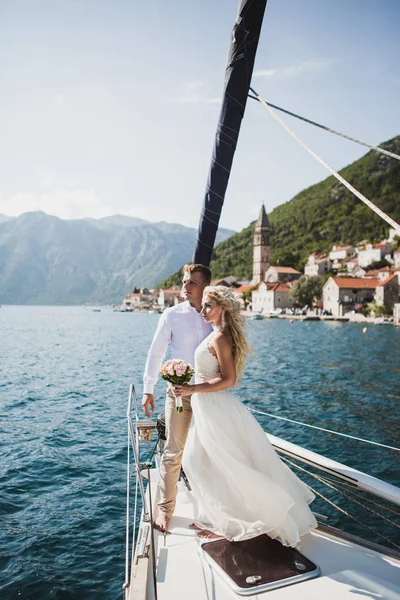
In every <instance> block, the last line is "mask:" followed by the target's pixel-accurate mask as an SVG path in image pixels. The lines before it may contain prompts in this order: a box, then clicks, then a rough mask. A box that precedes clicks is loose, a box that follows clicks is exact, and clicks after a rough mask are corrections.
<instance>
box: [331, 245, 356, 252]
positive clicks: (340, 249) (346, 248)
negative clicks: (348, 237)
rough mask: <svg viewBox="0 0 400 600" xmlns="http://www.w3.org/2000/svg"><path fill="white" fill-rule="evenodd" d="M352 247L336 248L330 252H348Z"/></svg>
mask: <svg viewBox="0 0 400 600" xmlns="http://www.w3.org/2000/svg"><path fill="white" fill-rule="evenodd" d="M352 247H353V246H336V248H332V250H331V252H341V251H342V250H348V249H349V248H352Z"/></svg>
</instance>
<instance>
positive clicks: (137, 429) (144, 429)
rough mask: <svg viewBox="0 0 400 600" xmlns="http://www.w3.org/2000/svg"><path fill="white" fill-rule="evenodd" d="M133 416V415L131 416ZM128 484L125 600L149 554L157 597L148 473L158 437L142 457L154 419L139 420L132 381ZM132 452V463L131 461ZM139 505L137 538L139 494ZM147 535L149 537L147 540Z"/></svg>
mask: <svg viewBox="0 0 400 600" xmlns="http://www.w3.org/2000/svg"><path fill="white" fill-rule="evenodd" d="M132 416H134V418H132ZM126 417H127V426H128V432H127V433H128V443H127V485H126V532H125V537H126V550H125V581H124V583H123V585H122V589H123V592H124V600H128V598H129V588H130V585H131V574H132V568H133V566H134V565H136V564H137V563H138V561H139V559H141V558H149V557H150V551H151V553H152V556H151V558H152V562H153V579H154V597H155V599H157V586H156V573H155V552H154V531H153V511H152V502H151V474H150V471H151V469H152V467H153V458H154V454H155V451H156V448H157V446H158V443H159V441H160V436H158V437H157V439H156V441H155V446H154V449H153V452H152V453H151V456H150V460H147V461H146V460H142V458H141V445H140V444H141V442H142V443H147V442H152V441H153V432H154V431H155V430H157V422H156V421H154V420H151V419H140V415H139V410H138V403H137V396H136V390H135V387H134V385H133V384H131V385H130V386H129V395H128V408H127V413H126ZM131 453H132V456H133V459H134V461H133V464H132V462H131ZM144 472H145V473H146V478H147V481H148V495H147V494H146V490H145V484H144ZM133 475H135V501H134V509H133V523H132V533H131V513H130V502H131V479H132V476H133ZM139 492H140V499H141V504H142V518H141V520H142V526H141V527H140V528H139V531H138V534H137V537H136V527H137V519H138V510H139V504H138V493H139ZM149 536H150V539H149Z"/></svg>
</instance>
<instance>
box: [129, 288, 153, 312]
mask: <svg viewBox="0 0 400 600" xmlns="http://www.w3.org/2000/svg"><path fill="white" fill-rule="evenodd" d="M158 295H159V291H158V290H148V289H147V288H141V289H140V292H135V293H132V294H128V295H127V296H125V298H124V299H123V301H122V308H123V309H124V310H127V311H130V310H137V309H141V308H149V307H151V306H152V304H153V303H154V302H156V301H157V298H158Z"/></svg>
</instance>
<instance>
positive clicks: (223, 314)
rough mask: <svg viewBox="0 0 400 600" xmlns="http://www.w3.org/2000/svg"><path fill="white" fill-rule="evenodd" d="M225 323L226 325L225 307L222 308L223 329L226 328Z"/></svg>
mask: <svg viewBox="0 0 400 600" xmlns="http://www.w3.org/2000/svg"><path fill="white" fill-rule="evenodd" d="M225 325H226V322H225V311H224V309H222V313H221V329H224V327H225Z"/></svg>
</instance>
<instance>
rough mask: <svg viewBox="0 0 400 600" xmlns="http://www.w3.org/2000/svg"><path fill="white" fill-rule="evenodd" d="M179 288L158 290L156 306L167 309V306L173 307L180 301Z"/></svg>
mask: <svg viewBox="0 0 400 600" xmlns="http://www.w3.org/2000/svg"><path fill="white" fill-rule="evenodd" d="M181 292H182V290H181V288H170V289H166V290H160V294H159V296H158V306H159V307H160V308H168V307H169V306H175V304H179V302H180V301H182V297H181Z"/></svg>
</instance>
